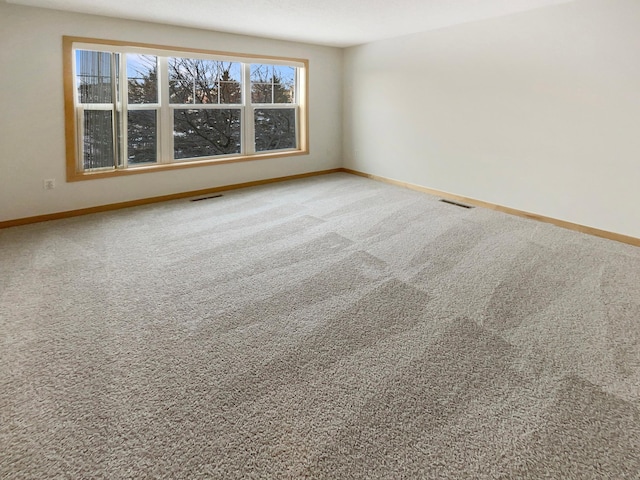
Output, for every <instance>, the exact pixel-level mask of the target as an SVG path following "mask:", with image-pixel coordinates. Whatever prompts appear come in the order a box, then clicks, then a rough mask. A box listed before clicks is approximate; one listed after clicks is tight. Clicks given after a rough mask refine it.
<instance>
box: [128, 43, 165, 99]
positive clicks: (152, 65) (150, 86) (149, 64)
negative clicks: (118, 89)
mask: <svg viewBox="0 0 640 480" xmlns="http://www.w3.org/2000/svg"><path fill="white" fill-rule="evenodd" d="M127 87H128V92H129V97H128V98H129V103H132V104H136V103H137V104H140V103H158V57H156V56H155V55H138V54H131V53H129V54H127Z"/></svg>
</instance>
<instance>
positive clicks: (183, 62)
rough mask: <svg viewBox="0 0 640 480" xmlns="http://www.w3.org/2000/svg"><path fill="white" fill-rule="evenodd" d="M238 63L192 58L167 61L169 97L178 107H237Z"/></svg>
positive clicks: (239, 78) (239, 98) (240, 87)
mask: <svg viewBox="0 0 640 480" xmlns="http://www.w3.org/2000/svg"><path fill="white" fill-rule="evenodd" d="M241 79H242V69H241V65H240V63H237V62H222V61H218V60H200V59H194V58H175V57H172V58H169V95H170V101H171V103H174V104H175V103H178V104H185V103H190V104H206V103H216V104H239V103H241V102H242V95H241V91H242V81H241Z"/></svg>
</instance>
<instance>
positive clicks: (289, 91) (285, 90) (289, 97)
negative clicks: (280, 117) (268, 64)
mask: <svg viewBox="0 0 640 480" xmlns="http://www.w3.org/2000/svg"><path fill="white" fill-rule="evenodd" d="M273 74H274V76H273V78H274V86H273V103H294V102H295V98H296V97H295V95H294V94H295V91H294V87H295V84H296V69H295V67H287V66H279V65H274V67H273Z"/></svg>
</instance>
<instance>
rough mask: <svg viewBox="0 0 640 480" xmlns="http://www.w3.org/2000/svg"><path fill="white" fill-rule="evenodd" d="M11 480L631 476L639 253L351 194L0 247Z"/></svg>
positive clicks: (225, 203) (34, 229)
mask: <svg viewBox="0 0 640 480" xmlns="http://www.w3.org/2000/svg"><path fill="white" fill-rule="evenodd" d="M0 477H1V478H3V479H4V478H7V479H22V478H33V479H36V478H38V479H40V478H69V479H88V478H105V479H120V478H136V479H139V478H167V479H181V478H185V479H186V478H189V479H195V478H215V479H225V480H226V479H240V478H243V479H244V478H247V479H252V478H255V479H262V478H265V479H268V478H292V479H297V478H313V479H395V478H406V479H413V478H416V479H417V478H428V479H466V478H468V479H499V478H500V479H502V478H503V479H512V478H513V479H541V478H553V479H632V478H635V479H638V478H640V249H639V248H636V247H632V246H629V245H623V244H619V243H615V242H612V241H607V240H603V239H599V238H595V237H590V236H586V235H582V234H579V233H576V232H571V231H567V230H562V229H559V228H556V227H553V226H550V225H546V224H542V223H537V222H534V221H529V220H525V219H521V218H517V217H513V216H509V215H505V214H501V213H497V212H493V211H489V210H484V209H480V208H475V209H470V210H467V209H463V208H459V207H456V206H452V205H448V204H445V203H442V202H439V201H438V199H437V198H434V197H430V196H428V195H425V194H422V193H418V192H413V191H409V190H404V189H401V188H397V187H393V186H390V185H386V184H382V183H377V182H374V181H371V180H367V179H364V178H360V177H355V176H351V175H348V174H334V175H327V176H322V177H313V178H309V179H304V180H299V181H292V182H286V183H281V184H273V185H269V186H264V187H259V188H253V189H245V190H237V191H231V192H227V193H225V194H224V196H223V197H220V198H215V199H210V200H204V201H200V202H189V201H187V200H183V201H175V202H168V203H164V204H156V205H153V206H148V207H141V208H134V209H127V210H121V211H117V212H110V213H104V214H97V215H92V216H85V217H77V218H72V219H67V220H62V221H56V222H47V223H41V224H36V225H30V226H25V227H18V228H12V229H6V230H3V231H0Z"/></svg>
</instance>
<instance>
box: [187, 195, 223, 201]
mask: <svg viewBox="0 0 640 480" xmlns="http://www.w3.org/2000/svg"><path fill="white" fill-rule="evenodd" d="M221 196H222V194H219V195H211V196H210V197H200V198H192V199H191V200H189V201H190V202H199V201H200V200H209V199H210V198H220V197H221Z"/></svg>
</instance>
